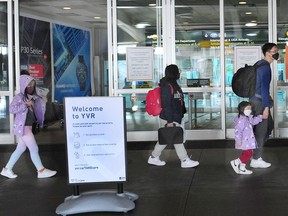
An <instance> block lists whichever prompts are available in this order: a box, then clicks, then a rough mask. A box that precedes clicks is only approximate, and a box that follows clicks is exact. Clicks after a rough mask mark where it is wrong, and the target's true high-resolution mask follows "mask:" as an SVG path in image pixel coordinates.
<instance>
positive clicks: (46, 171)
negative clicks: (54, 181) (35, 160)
mask: <svg viewBox="0 0 288 216" xmlns="http://www.w3.org/2000/svg"><path fill="white" fill-rule="evenodd" d="M56 173H57V172H56V171H53V170H49V169H46V168H45V169H44V170H43V171H42V172H38V178H49V177H52V176H54V175H56Z"/></svg>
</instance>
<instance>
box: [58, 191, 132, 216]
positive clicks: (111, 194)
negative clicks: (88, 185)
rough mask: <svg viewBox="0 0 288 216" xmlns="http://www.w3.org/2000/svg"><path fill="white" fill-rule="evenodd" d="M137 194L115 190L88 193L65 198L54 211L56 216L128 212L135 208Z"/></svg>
mask: <svg viewBox="0 0 288 216" xmlns="http://www.w3.org/2000/svg"><path fill="white" fill-rule="evenodd" d="M137 199H138V195H137V194H133V193H130V192H127V191H124V192H123V193H118V192H117V191H116V190H108V189H107V190H96V191H88V192H84V193H81V194H79V195H78V196H75V195H72V196H69V197H66V198H65V200H64V203H62V204H60V205H59V206H58V207H57V209H56V214H58V215H63V216H66V215H70V214H78V213H87V212H125V213H126V212H128V211H130V210H132V209H134V208H135V203H134V201H135V200H137Z"/></svg>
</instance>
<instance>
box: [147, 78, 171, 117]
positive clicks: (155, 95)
mask: <svg viewBox="0 0 288 216" xmlns="http://www.w3.org/2000/svg"><path fill="white" fill-rule="evenodd" d="M169 86H170V87H171V94H173V87H172V86H171V85H170V84H169ZM161 110H162V106H161V96H160V86H159V87H157V88H154V89H151V90H149V91H148V93H147V95H146V112H147V113H148V114H149V115H152V116H158V115H160V112H161Z"/></svg>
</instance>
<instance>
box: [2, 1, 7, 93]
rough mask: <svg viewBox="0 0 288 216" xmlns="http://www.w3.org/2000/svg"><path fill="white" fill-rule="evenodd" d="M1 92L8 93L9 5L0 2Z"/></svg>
mask: <svg viewBox="0 0 288 216" xmlns="http://www.w3.org/2000/svg"><path fill="white" fill-rule="evenodd" d="M0 35H1V36H0V91H8V82H9V80H8V38H7V37H8V36H7V35H8V33H7V3H6V2H0Z"/></svg>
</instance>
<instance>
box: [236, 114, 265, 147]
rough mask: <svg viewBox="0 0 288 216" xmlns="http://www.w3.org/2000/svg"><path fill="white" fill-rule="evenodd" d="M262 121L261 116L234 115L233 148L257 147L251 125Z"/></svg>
mask: <svg viewBox="0 0 288 216" xmlns="http://www.w3.org/2000/svg"><path fill="white" fill-rule="evenodd" d="M261 121H262V116H261V115H259V116H255V117H253V116H252V115H250V116H249V117H247V116H245V115H240V117H238V116H237V117H235V119H234V124H235V148H236V149H242V150H248V149H255V148H256V147H257V142H256V139H255V136H254V132H253V125H257V124H258V123H259V122H261Z"/></svg>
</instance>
